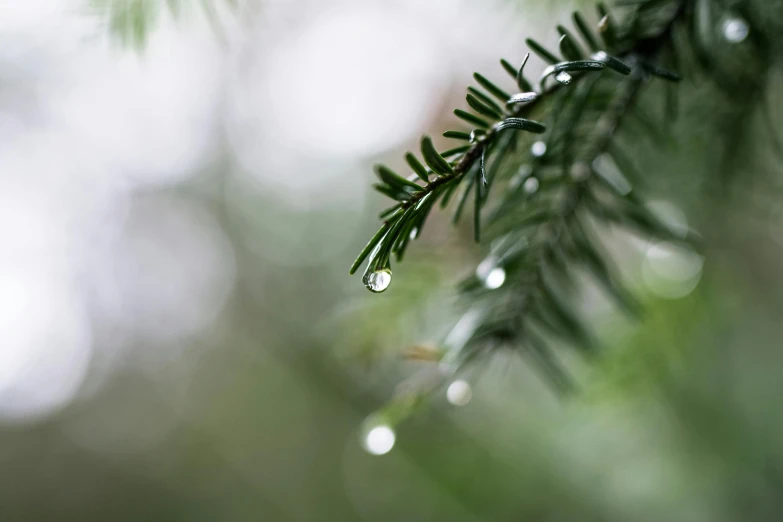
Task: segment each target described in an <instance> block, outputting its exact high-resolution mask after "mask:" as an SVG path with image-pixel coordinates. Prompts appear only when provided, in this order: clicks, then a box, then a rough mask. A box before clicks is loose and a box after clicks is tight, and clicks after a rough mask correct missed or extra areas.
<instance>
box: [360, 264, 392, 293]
mask: <svg viewBox="0 0 783 522" xmlns="http://www.w3.org/2000/svg"><path fill="white" fill-rule="evenodd" d="M391 279H392V272H391V270H389V269H388V268H384V269H382V270H376V271H375V272H370V273H369V274H367V275H365V276H364V286H366V287H367V289H368V290H369V291H370V292H375V293H376V294H379V293H381V292H383V291H384V290H386V289H387V288H389V285H390V284H391Z"/></svg>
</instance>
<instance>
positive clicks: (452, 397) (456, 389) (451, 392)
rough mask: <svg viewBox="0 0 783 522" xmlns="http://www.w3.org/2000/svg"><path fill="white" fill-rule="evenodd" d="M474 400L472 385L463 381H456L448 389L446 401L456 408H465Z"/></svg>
mask: <svg viewBox="0 0 783 522" xmlns="http://www.w3.org/2000/svg"><path fill="white" fill-rule="evenodd" d="M472 398H473V390H471V389H470V384H468V383H467V382H465V381H463V380H456V381H454V382H452V383H451V384H449V387H448V388H447V389H446V399H448V401H449V402H450V403H451V404H453V405H454V406H465V405H466V404H467V403H469V402H470V399H472Z"/></svg>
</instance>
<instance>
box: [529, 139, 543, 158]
mask: <svg viewBox="0 0 783 522" xmlns="http://www.w3.org/2000/svg"><path fill="white" fill-rule="evenodd" d="M530 153H531V154H533V156H535V157H536V158H541V157H543V156H544V154H546V143H544V142H543V141H537V142H535V143H534V144H533V146H532V147H530Z"/></svg>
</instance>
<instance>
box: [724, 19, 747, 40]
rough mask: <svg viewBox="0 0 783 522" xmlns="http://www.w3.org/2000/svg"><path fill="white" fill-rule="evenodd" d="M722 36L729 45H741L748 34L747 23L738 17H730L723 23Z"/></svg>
mask: <svg viewBox="0 0 783 522" xmlns="http://www.w3.org/2000/svg"><path fill="white" fill-rule="evenodd" d="M722 29H723V36H724V37H725V38H726V40H728V41H729V42H731V43H741V42H744V41H745V39H746V38H747V37H748V34H750V27H749V26H748V22H746V21H745V20H744V19H743V18H740V17H738V16H737V17H731V18H727V19H726V20H724V21H723V26H722Z"/></svg>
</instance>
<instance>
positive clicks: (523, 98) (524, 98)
mask: <svg viewBox="0 0 783 522" xmlns="http://www.w3.org/2000/svg"><path fill="white" fill-rule="evenodd" d="M536 98H538V94H536V93H534V92H520V93H518V94H515V95H513V96H512V97H511V98H509V99H508V101H507V102H506V105H514V104H515V103H530V102H532V101H533V100H535V99H536Z"/></svg>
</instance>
